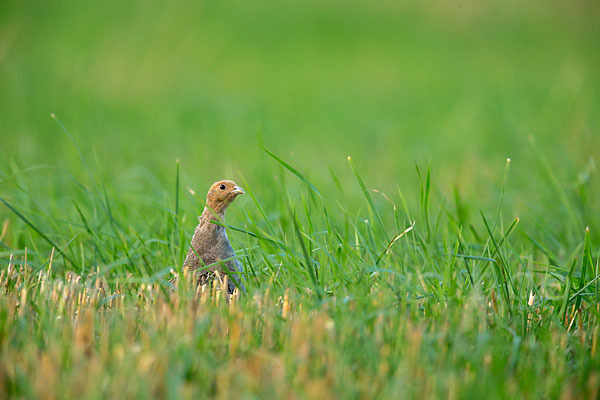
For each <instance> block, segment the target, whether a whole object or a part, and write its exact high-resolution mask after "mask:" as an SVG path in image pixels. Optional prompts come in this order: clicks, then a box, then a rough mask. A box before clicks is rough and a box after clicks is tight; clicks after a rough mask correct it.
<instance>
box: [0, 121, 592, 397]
mask: <svg viewBox="0 0 600 400" xmlns="http://www.w3.org/2000/svg"><path fill="white" fill-rule="evenodd" d="M59 123H60V122H59ZM60 125H61V127H63V129H64V126H63V125H62V124H60ZM65 132H66V133H67V134H68V131H66V129H65ZM69 137H70V138H71V139H72V136H71V135H70V134H69ZM73 143H74V144H75V142H74V141H73ZM75 145H76V144H75ZM264 150H265V151H266V153H267V154H268V155H269V156H270V157H271V158H272V159H273V160H274V161H275V163H276V164H275V165H276V166H278V168H280V172H282V173H283V174H284V173H285V171H287V172H289V173H291V175H292V176H295V177H296V178H298V180H299V181H298V182H299V183H300V184H301V185H300V186H298V185H295V183H296V182H293V183H288V182H286V181H285V180H284V179H281V180H279V181H277V182H276V183H275V184H277V185H279V187H278V188H277V191H278V193H283V194H284V195H282V196H281V198H280V199H279V200H278V201H279V203H278V205H277V208H278V209H277V212H278V213H279V214H278V216H277V217H273V216H272V214H268V213H267V212H265V210H266V207H265V206H263V205H262V204H261V202H260V201H259V196H257V194H256V192H255V191H253V190H252V187H250V185H248V182H246V181H245V179H243V177H242V181H244V184H245V185H244V187H245V188H247V191H248V194H249V197H250V198H251V205H250V206H246V207H245V209H244V217H243V219H244V227H240V226H234V225H227V226H228V228H229V232H230V237H232V238H233V241H234V242H235V243H237V246H236V248H238V249H239V252H238V255H237V256H238V257H239V259H240V260H241V262H242V263H243V264H244V265H245V276H244V280H245V282H246V283H247V287H248V294H247V295H245V296H240V295H239V294H238V293H236V294H234V295H233V296H227V295H226V294H225V293H226V291H224V290H223V289H222V288H223V287H226V286H223V284H225V283H224V282H225V281H226V280H227V279H228V278H227V277H222V279H220V281H219V282H217V283H216V284H214V285H213V286H212V287H209V286H203V287H195V286H194V285H192V283H191V282H193V280H194V279H193V275H192V273H190V271H187V270H181V264H182V259H183V258H182V257H183V254H184V252H185V251H186V250H187V237H188V235H187V233H186V227H187V225H189V221H186V216H185V215H182V214H184V213H182V210H181V205H180V198H179V196H180V193H179V192H180V179H179V169H180V165H179V161H178V162H177V164H176V177H175V196H174V198H175V202H174V209H172V210H171V209H168V208H167V207H164V208H163V209H162V212H163V213H164V218H162V219H161V220H162V221H163V223H162V224H161V225H160V226H159V228H157V229H156V230H155V231H154V232H151V231H149V232H137V231H133V230H132V229H131V228H127V226H126V224H123V223H122V222H119V221H117V217H116V216H115V214H113V212H112V211H111V207H112V206H111V203H112V202H118V200H117V199H110V198H109V197H108V196H107V194H106V193H107V192H106V190H105V189H103V187H102V185H101V184H100V183H97V181H96V178H95V177H94V176H93V175H92V174H91V173H90V169H89V167H87V165H86V164H85V160H84V158H83V157H81V161H82V162H83V163H84V166H85V170H86V171H87V175H88V178H89V180H90V182H91V183H92V184H91V185H90V187H91V189H84V190H85V191H86V193H87V196H88V200H90V201H91V204H92V205H91V206H90V203H89V202H88V204H87V205H85V204H78V203H77V202H76V201H74V202H73V204H74V206H75V208H76V210H77V215H78V216H79V218H80V221H79V222H78V223H76V222H71V223H70V225H69V226H70V230H71V232H70V233H69V234H68V235H71V239H68V240H66V239H64V238H62V239H61V240H56V239H55V240H52V239H51V238H50V237H49V235H46V234H45V233H44V232H43V229H42V228H39V227H37V226H36V224H35V223H34V222H33V221H34V220H36V219H39V215H34V216H32V217H28V216H27V215H24V214H23V213H22V212H19V211H18V207H16V206H15V205H12V204H11V203H10V202H8V201H7V200H6V199H2V202H3V203H4V204H5V205H6V206H7V207H8V208H9V209H10V210H11V211H12V212H13V213H14V217H15V218H16V219H17V220H20V221H21V223H23V224H25V225H26V226H27V227H29V229H30V230H33V231H34V232H36V234H37V235H38V236H36V239H34V238H33V237H32V236H30V237H31V239H32V241H31V243H38V242H39V243H38V245H37V246H35V245H34V246H33V248H27V247H26V248H24V249H23V250H21V251H19V250H15V249H9V248H7V249H5V250H4V251H3V252H2V254H3V257H4V255H9V257H8V258H9V259H8V260H6V261H4V265H5V266H4V267H3V268H2V270H1V271H0V290H1V292H2V295H1V296H0V349H1V351H0V388H1V389H0V390H1V393H2V397H6V398H11V397H15V398H16V397H19V398H20V397H25V398H71V397H80V396H82V397H85V398H107V397H110V398H113V397H120V398H130V397H140V398H141V397H147V396H152V397H171V398H191V397H198V396H203V397H218V398H232V397H239V396H242V397H261V398H274V397H275V398H397V397H399V396H400V397H402V398H431V397H434V398H475V397H481V396H485V398H540V397H546V398H558V397H561V398H597V397H598V387H599V386H600V359H599V352H598V343H597V342H598V334H599V326H600V324H598V316H599V313H600V309H599V304H600V303H599V289H598V288H599V283H600V282H599V279H598V278H599V276H600V275H599V271H598V260H599V257H598V254H597V253H595V252H594V250H593V249H592V239H591V232H590V229H589V228H586V227H585V226H574V225H576V224H579V223H580V222H581V221H580V218H579V217H578V216H573V217H572V220H570V221H566V222H565V225H566V227H565V229H568V230H569V231H576V232H577V234H580V236H581V238H580V240H579V241H578V244H577V245H576V246H575V248H572V249H570V250H571V252H570V253H568V254H554V253H552V251H551V250H549V249H550V248H551V247H552V246H550V245H548V244H547V243H540V241H538V240H536V239H535V238H534V237H536V235H535V234H532V233H528V232H523V231H521V230H520V228H519V222H520V219H519V218H518V217H514V216H511V217H510V218H509V219H508V220H510V221H511V223H510V224H508V226H505V224H504V221H505V217H504V215H503V213H504V211H503V202H504V195H505V191H506V187H507V183H508V176H509V165H510V160H507V163H506V169H505V173H504V178H503V181H502V185H501V191H500V204H499V206H498V208H497V210H496V211H495V213H493V214H490V213H486V212H484V211H483V210H479V215H480V217H481V221H480V223H479V224H477V223H474V222H470V223H468V224H467V223H465V221H463V220H461V218H462V217H461V212H460V209H461V207H464V205H460V204H459V202H460V194H459V193H456V192H455V193H454V195H455V200H456V203H457V212H454V211H453V210H451V209H450V207H448V206H447V205H446V203H445V201H444V200H443V199H442V200H441V201H439V202H438V203H437V204H436V206H437V207H439V209H437V210H436V209H434V208H433V205H432V204H433V202H432V179H431V168H430V167H428V168H427V170H426V171H422V170H421V169H419V168H418V167H417V174H418V176H419V179H420V182H421V184H420V187H419V190H418V193H419V201H418V208H419V209H418V211H417V212H416V213H414V212H411V211H410V210H409V207H408V206H407V201H406V200H405V197H404V195H403V194H402V192H401V191H400V190H399V189H398V195H397V196H395V197H396V198H398V199H400V204H401V206H400V207H397V205H396V203H395V202H394V200H392V198H393V197H394V196H387V195H386V194H384V193H382V192H380V191H378V190H371V189H369V188H368V187H367V185H366V184H365V182H364V180H363V178H362V177H361V175H360V173H359V170H358V168H357V166H356V165H355V163H354V161H353V160H352V159H351V158H350V157H349V158H348V161H349V164H350V168H351V170H352V173H353V175H354V177H355V178H356V182H357V184H358V189H359V190H360V191H361V192H362V194H363V195H364V199H365V204H364V206H363V207H365V208H366V212H365V211H364V210H363V209H361V208H360V207H357V204H344V203H341V202H340V201H333V200H331V199H330V198H329V197H328V196H325V195H322V194H321V193H320V192H319V190H317V188H316V187H315V185H313V184H312V183H311V182H310V181H309V179H308V178H306V177H305V176H304V175H303V174H302V173H301V172H300V171H299V170H297V169H296V168H294V167H293V166H291V165H290V164H289V163H288V162H286V161H284V160H283V159H281V158H280V157H278V156H277V155H275V154H274V153H272V152H270V151H268V150H266V149H264ZM79 154H80V155H81V153H79ZM332 177H333V178H334V180H336V179H337V178H336V177H335V174H334V173H333V171H332ZM551 180H553V179H551ZM347 186H348V185H346V187H347ZM559 198H560V199H561V200H562V201H565V202H568V201H569V200H568V198H567V197H566V196H565V195H564V194H563V195H561V196H559ZM379 200H382V201H381V202H379ZM390 206H391V208H392V211H391V212H389V211H390V210H389V208H390ZM565 206H568V208H567V210H568V211H569V215H576V213H577V211H576V209H575V208H574V207H572V206H571V205H570V204H565ZM471 211H472V212H471V214H473V213H476V212H473V210H471ZM463 212H464V210H463ZM364 215H366V216H367V218H365V217H364ZM417 216H418V217H417ZM7 221H8V220H7ZM25 225H22V226H23V229H25V228H26V226H25ZM3 226H4V229H3V230H2V239H0V240H3V241H5V240H6V238H8V237H9V236H10V234H11V232H10V229H9V226H10V224H9V222H5V223H4V225H3ZM577 228H580V229H577ZM517 232H520V233H521V234H520V235H515V233H517ZM12 234H13V235H14V234H16V233H14V232H12ZM68 235H66V236H68ZM153 235H154V236H153ZM82 237H85V240H84V239H82ZM538 237H539V235H538ZM75 238H78V239H79V240H75ZM57 243H58V244H57ZM74 243H77V244H78V245H74ZM59 244H60V245H61V247H59ZM47 248H48V249H50V251H49V253H48V254H47V255H44V254H45V253H44V251H43V249H47ZM90 253H91V254H90ZM173 275H177V276H179V279H178V280H177V281H176V282H177V283H175V285H172V284H171V283H169V278H171V277H172V276H173ZM225 285H226V284H225Z"/></svg>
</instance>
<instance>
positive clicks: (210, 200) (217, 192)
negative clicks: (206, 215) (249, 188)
mask: <svg viewBox="0 0 600 400" xmlns="http://www.w3.org/2000/svg"><path fill="white" fill-rule="evenodd" d="M244 193H245V192H244V189H242V188H241V187H239V186H238V185H236V183H235V182H233V181H218V182H215V183H213V184H212V186H211V187H210V189H209V191H208V194H207V195H206V205H207V206H208V207H210V208H211V209H212V210H213V211H214V212H216V213H218V214H222V213H224V212H225V209H226V208H227V206H229V205H230V204H231V202H233V200H235V198H236V197H238V196H239V195H240V194H244Z"/></svg>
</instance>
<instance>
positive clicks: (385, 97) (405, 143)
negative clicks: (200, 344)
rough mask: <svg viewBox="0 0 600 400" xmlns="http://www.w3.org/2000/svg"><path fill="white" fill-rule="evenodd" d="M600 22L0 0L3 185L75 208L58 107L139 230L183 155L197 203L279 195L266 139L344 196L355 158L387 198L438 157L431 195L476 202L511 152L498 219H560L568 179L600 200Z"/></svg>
mask: <svg viewBox="0 0 600 400" xmlns="http://www.w3.org/2000/svg"><path fill="white" fill-rule="evenodd" d="M598 21H600V6H599V3H598V2H595V1H575V2H568V3H565V2H558V1H551V2H523V1H502V2H496V3H490V2H484V1H481V2H479V1H470V0H467V1H428V2H422V1H406V2H392V1H377V2H369V1H356V0H351V1H344V2H333V1H325V2H323V1H302V2H291V1H281V2H269V1H253V2H246V1H227V2H221V1H214V2H213V1H208V2H191V1H190V2H168V3H163V2H157V1H148V2H119V1H107V2H81V1H54V2H38V1H2V2H1V3H0V194H1V195H2V196H3V198H5V199H7V200H8V201H10V202H12V203H13V204H16V205H17V206H18V207H19V210H21V211H22V212H23V213H25V214H27V215H29V216H30V218H32V219H34V220H36V222H37V223H39V224H41V226H46V227H48V229H50V230H55V231H56V232H58V231H60V229H61V228H60V226H59V225H60V224H59V223H57V222H56V221H54V222H52V223H50V222H45V218H47V217H52V218H55V219H58V220H60V219H64V220H69V219H70V218H72V217H74V216H76V215H77V214H76V213H75V210H74V209H73V207H72V204H71V200H72V199H73V198H74V197H76V196H80V194H79V195H78V194H77V193H79V191H81V188H80V186H79V183H80V182H82V185H87V183H86V182H88V177H87V174H86V172H85V170H84V166H83V164H82V162H81V158H80V156H79V153H78V152H77V150H76V148H75V147H74V145H73V143H72V142H71V140H70V139H69V136H68V135H67V134H65V133H64V132H63V130H62V129H61V127H60V126H59V124H58V123H57V122H56V121H55V120H54V119H52V118H51V117H50V115H51V113H54V114H55V115H56V116H57V117H58V118H59V119H60V121H62V123H63V124H64V125H65V127H66V128H67V129H68V130H69V131H70V132H71V134H72V136H73V137H74V139H75V141H76V142H77V143H78V145H79V147H80V149H81V155H82V157H83V159H84V160H85V163H86V164H87V165H88V166H89V169H90V171H91V172H90V173H91V175H92V176H93V177H94V179H97V180H98V182H102V183H103V185H104V187H105V188H106V192H107V196H109V197H111V198H113V199H114V201H115V202H118V203H119V204H120V206H121V207H122V208H123V210H125V211H124V212H123V213H124V215H130V217H131V218H130V221H128V223H129V224H131V225H133V226H136V225H143V224H145V223H146V222H147V219H146V218H147V217H148V214H152V213H154V212H159V211H157V210H158V209H157V208H156V207H155V205H156V204H159V205H162V206H165V205H167V204H172V202H173V198H174V196H173V189H174V181H175V160H176V159H179V160H180V162H181V185H182V196H183V198H182V202H181V207H182V208H184V209H185V210H186V212H188V213H189V214H190V215H193V214H194V213H195V212H196V211H197V209H198V208H199V207H200V205H199V203H198V200H197V199H198V197H199V198H202V197H203V193H204V192H205V190H206V189H207V187H208V186H209V185H210V183H211V182H213V181H215V180H217V179H220V178H232V179H237V180H240V179H242V176H243V178H244V179H245V180H246V182H247V184H248V185H251V186H252V187H253V188H254V191H255V192H256V193H257V195H258V196H259V197H261V200H262V201H263V202H265V204H266V205H267V207H269V205H270V204H271V205H272V204H276V202H277V201H276V197H277V193H273V192H274V191H276V190H277V189H276V186H275V185H274V184H273V181H274V180H277V179H283V176H284V175H285V172H283V170H282V169H281V168H280V167H279V166H278V165H277V164H276V163H274V162H273V160H272V159H271V158H269V156H268V155H266V154H265V153H264V152H263V151H262V150H261V146H264V147H266V148H268V149H269V150H271V151H273V152H274V153H276V154H278V155H279V156H280V157H282V158H283V159H284V160H286V161H287V162H289V163H290V164H292V165H294V166H295V167H296V168H298V169H299V170H301V171H302V172H303V173H305V174H306V175H307V177H309V178H310V179H311V181H312V182H314V183H315V185H316V186H317V187H318V188H319V189H320V190H321V191H322V192H323V193H324V194H325V195H326V196H330V197H335V198H336V199H340V200H341V201H342V202H347V203H348V204H352V203H351V200H352V199H355V198H356V199H358V198H360V196H361V193H360V190H359V188H358V186H357V185H356V183H355V181H354V178H353V176H352V171H351V170H350V168H349V167H348V163H347V161H346V158H347V156H349V155H351V156H352V157H353V159H354V160H355V162H356V164H357V166H358V168H359V169H360V171H361V173H362V175H363V178H364V179H365V181H366V182H367V184H368V186H369V187H373V188H377V189H379V190H382V191H384V192H386V193H389V195H390V196H392V197H394V198H397V197H396V193H397V189H400V190H401V191H402V192H403V193H404V194H405V196H406V198H407V201H408V202H409V203H411V204H414V203H416V202H417V200H418V193H417V181H418V176H417V173H416V172H415V163H417V164H418V165H420V166H421V168H422V169H426V168H427V165H428V164H429V163H430V164H431V171H432V182H433V187H434V193H435V196H436V198H437V199H438V200H437V201H442V200H440V199H441V198H445V199H446V200H444V201H447V202H448V203H452V201H453V200H452V199H453V196H454V195H453V193H458V194H459V196H460V198H461V199H462V200H461V201H462V202H464V203H466V204H468V205H471V206H476V207H481V208H488V209H495V207H497V205H498V196H499V193H500V186H501V182H502V176H503V171H504V165H505V159H506V158H511V160H512V162H511V169H510V177H509V186H508V189H507V200H506V207H508V210H509V211H508V214H509V217H511V218H512V217H514V216H517V215H518V216H520V217H521V218H522V220H523V221H524V223H525V224H531V226H536V225H537V226H550V227H551V228H552V229H553V230H551V231H549V232H553V233H554V234H556V235H560V232H561V231H562V230H564V229H565V228H564V224H565V223H564V220H566V219H567V218H569V210H565V207H564V202H561V201H559V199H560V196H561V193H563V194H564V195H566V196H567V197H569V198H570V199H571V198H575V199H578V200H577V201H581V202H587V203H588V204H591V205H592V206H591V207H592V209H593V204H594V203H595V200H594V199H596V200H597V192H598V177H597V172H596V165H597V162H598V156H599V149H600V139H599V137H600V134H599V132H598V128H599V126H600V51H598V50H599V49H600V48H599V46H598V43H600V24H599V23H598ZM333 176H335V177H337V181H338V182H339V183H340V184H339V185H337V184H336V179H334V178H333ZM88 183H89V182H88ZM298 186H300V187H301V185H298ZM188 187H189V188H191V189H192V190H194V191H195V192H197V193H198V194H197V195H196V196H193V195H191V194H190V192H189V191H187V190H186V189H187V188H188ZM559 187H560V190H559ZM292 190H293V189H292ZM292 193H293V192H292ZM594 196H596V197H594ZM378 201H380V200H378ZM381 201H383V200H381ZM540 204H542V205H543V206H540ZM586 209H588V210H589V208H586ZM596 209H597V207H596ZM363 210H364V207H363ZM585 212H588V211H585ZM585 212H582V213H583V214H581V216H580V217H578V218H580V220H579V221H577V222H576V223H574V224H573V225H575V226H574V227H573V229H580V230H581V231H582V229H583V227H582V226H584V225H586V224H590V223H591V224H593V223H594V219H593V218H592V216H589V217H590V218H586V216H585ZM234 213H238V214H234V215H235V216H234V219H235V218H241V217H240V215H241V211H239V212H238V211H234ZM9 215H10V218H14V216H13V214H12V213H11V212H10V211H9V210H8V209H7V208H5V207H2V208H0V217H2V218H3V219H5V218H7V217H9ZM578 215H579V214H578ZM571 216H572V213H571ZM476 217H477V216H476ZM15 223H19V222H18V221H17V219H16V218H15ZM188 224H189V225H190V227H189V228H190V229H192V228H193V224H192V223H191V222H188ZM23 240H25V239H23ZM18 245H19V244H18V243H11V244H9V246H10V247H18ZM21 245H25V242H23V243H22V244H21Z"/></svg>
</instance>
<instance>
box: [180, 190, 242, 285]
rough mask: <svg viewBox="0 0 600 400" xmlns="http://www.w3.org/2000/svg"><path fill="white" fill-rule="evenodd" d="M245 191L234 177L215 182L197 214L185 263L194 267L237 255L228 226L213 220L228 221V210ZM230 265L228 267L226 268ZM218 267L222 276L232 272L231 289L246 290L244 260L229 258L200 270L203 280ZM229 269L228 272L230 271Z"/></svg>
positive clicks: (208, 278)
mask: <svg viewBox="0 0 600 400" xmlns="http://www.w3.org/2000/svg"><path fill="white" fill-rule="evenodd" d="M240 194H244V190H243V189H242V188H241V187H239V186H238V185H236V184H235V182H233V181H219V182H215V183H213V185H212V186H211V187H210V190H209V191H208V194H207V195H206V207H205V208H204V211H203V212H202V215H201V216H200V217H198V220H199V221H200V223H199V224H198V226H197V227H196V230H195V231H194V236H193V237H192V242H191V246H190V249H189V250H188V253H187V257H186V258H185V261H184V263H183V266H184V267H189V268H191V269H192V270H194V269H199V268H202V267H204V266H206V265H209V264H213V263H217V262H219V261H222V260H225V259H228V258H231V257H233V256H235V252H234V251H233V248H232V247H231V244H230V243H229V238H228V237H227V232H226V231H225V228H224V227H222V226H219V225H217V224H215V223H213V222H211V221H215V220H217V221H220V222H222V223H225V211H226V210H227V207H228V206H229V205H230V204H231V203H232V202H233V200H235V198H236V197H237V196H239V195H240ZM225 268H227V271H224V269H225ZM215 270H218V271H219V272H220V273H221V276H225V275H229V284H228V288H227V289H228V292H229V293H233V291H234V289H235V288H236V286H237V287H238V288H239V289H240V291H242V292H245V291H246V288H245V287H244V284H243V283H242V281H241V272H242V264H241V263H240V262H239V261H238V260H230V261H227V262H223V263H221V264H219V265H215V266H212V267H210V268H206V269H202V270H201V271H199V272H198V275H199V281H200V283H205V282H208V281H209V280H211V279H212V278H213V277H214V271H215ZM227 272H229V273H227Z"/></svg>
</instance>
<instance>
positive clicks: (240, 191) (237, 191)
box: [231, 186, 246, 194]
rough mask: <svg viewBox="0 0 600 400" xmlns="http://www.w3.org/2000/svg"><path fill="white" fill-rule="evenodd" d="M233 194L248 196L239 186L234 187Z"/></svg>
mask: <svg viewBox="0 0 600 400" xmlns="http://www.w3.org/2000/svg"><path fill="white" fill-rule="evenodd" d="M231 193H235V194H246V192H244V189H242V188H241V187H239V186H234V187H233V190H232V191H231Z"/></svg>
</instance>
